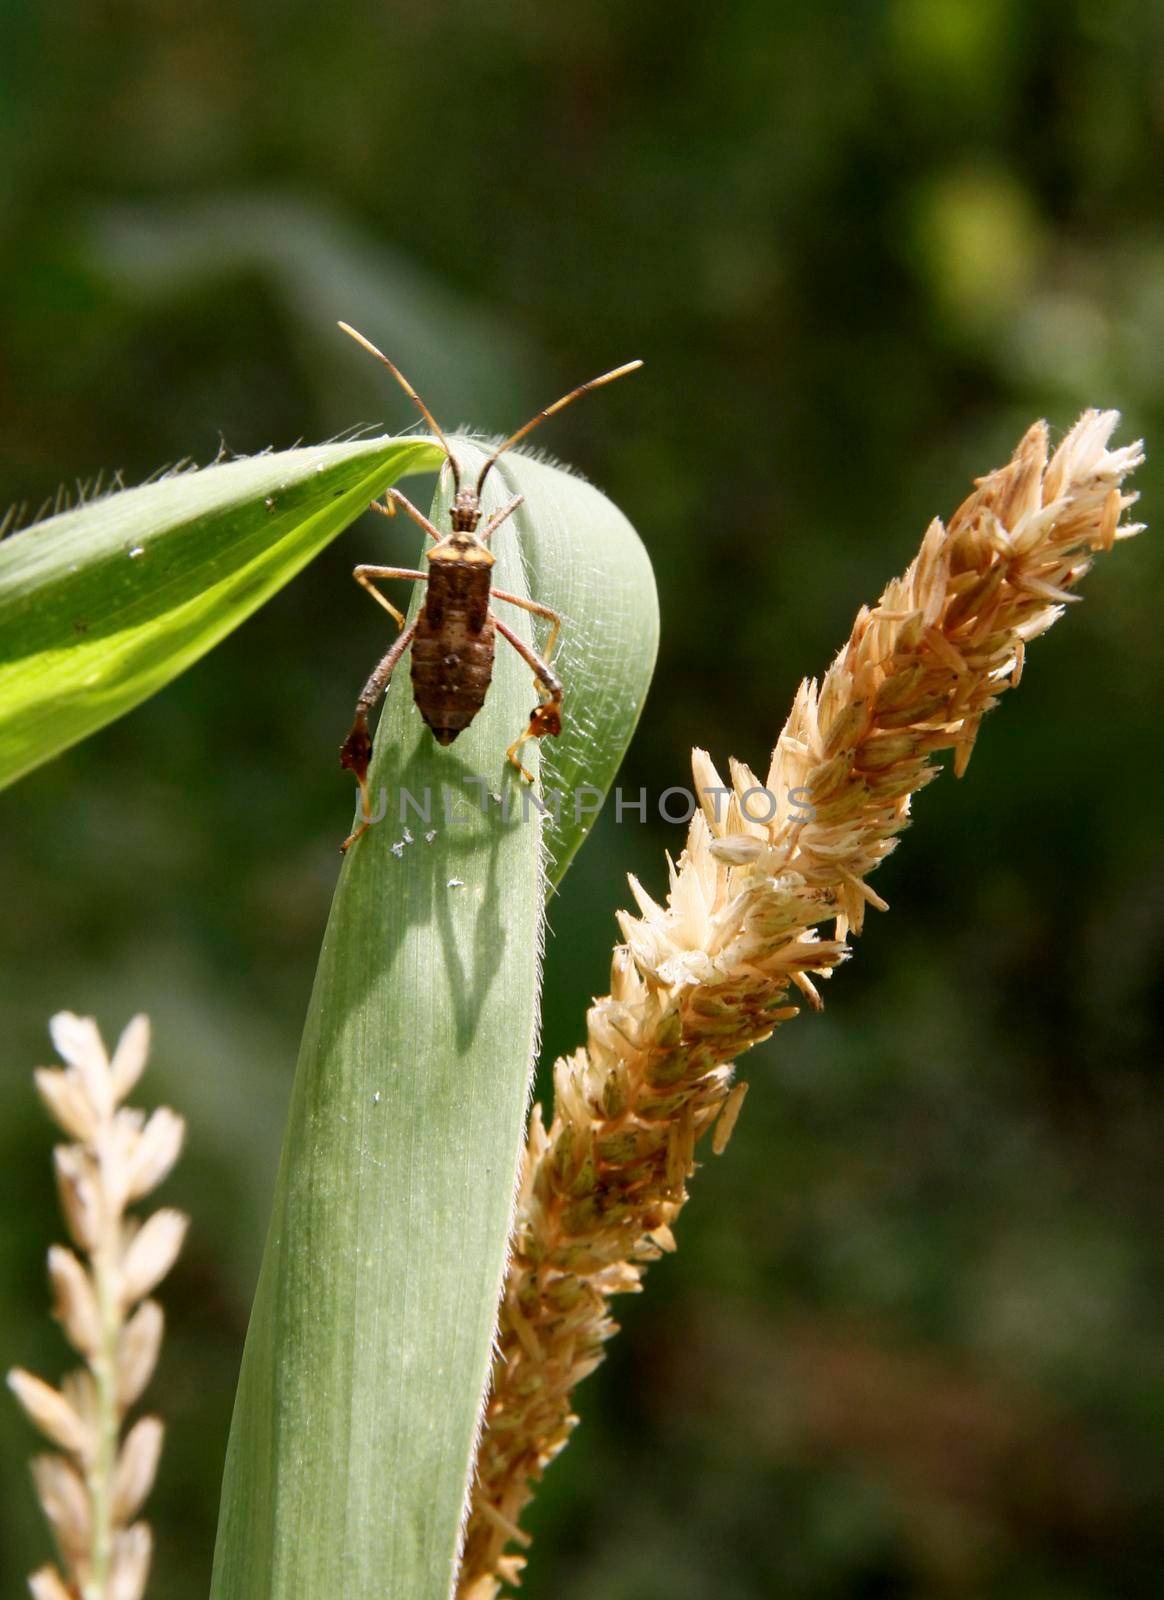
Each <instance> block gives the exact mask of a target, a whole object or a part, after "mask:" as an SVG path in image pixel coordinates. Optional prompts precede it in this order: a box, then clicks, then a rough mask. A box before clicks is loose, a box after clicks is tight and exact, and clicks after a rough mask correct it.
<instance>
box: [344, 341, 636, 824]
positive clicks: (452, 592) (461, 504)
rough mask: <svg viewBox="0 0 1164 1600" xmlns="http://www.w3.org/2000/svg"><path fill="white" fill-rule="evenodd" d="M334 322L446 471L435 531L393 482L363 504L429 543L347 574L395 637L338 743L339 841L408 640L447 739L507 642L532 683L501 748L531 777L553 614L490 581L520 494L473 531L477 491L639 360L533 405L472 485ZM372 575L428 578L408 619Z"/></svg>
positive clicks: (550, 710)
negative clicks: (342, 790)
mask: <svg viewBox="0 0 1164 1600" xmlns="http://www.w3.org/2000/svg"><path fill="white" fill-rule="evenodd" d="M340 327H341V328H342V329H343V331H344V332H345V333H346V334H349V335H350V336H351V338H353V339H354V340H355V341H356V343H357V344H359V345H362V346H363V347H364V349H365V350H367V351H368V352H369V353H370V354H371V355H374V356H375V357H376V359H377V360H378V361H382V362H383V363H384V365H385V366H386V367H387V368H388V370H389V372H390V373H391V374H392V376H393V377H394V378H395V379H396V381H397V383H399V385H400V387H401V388H402V389H403V390H404V392H405V394H406V395H408V397H409V398H410V399H411V400H412V401H413V402H414V403H415V404H416V405H417V406H418V407H419V409H420V413H421V415H422V416H423V417H424V420H425V421H426V422H427V423H428V425H429V427H430V428H431V429H432V431H433V433H434V434H435V435H436V437H437V438H438V439H439V440H440V442H441V444H442V446H443V447H444V452H445V456H446V458H447V459H448V463H449V467H450V469H451V470H452V474H453V504H452V506H451V508H450V511H449V518H450V521H451V523H452V531H451V532H450V533H447V534H442V533H441V532H440V531H439V529H437V528H435V527H434V526H433V525H432V523H431V522H430V521H429V520H428V518H427V517H426V516H425V515H424V514H423V513H422V512H420V511H418V510H417V508H416V507H415V506H414V505H413V504H412V502H411V500H408V499H406V498H405V496H404V495H402V494H401V493H400V492H399V491H398V490H396V489H389V490H388V494H387V498H386V500H385V502H383V503H381V502H380V501H373V502H372V510H373V511H379V512H381V513H382V514H383V515H384V516H386V517H394V516H395V515H396V509H397V507H399V508H400V509H401V510H402V511H406V512H407V513H408V515H409V516H410V517H411V518H412V520H413V521H414V522H416V523H419V525H420V526H421V527H422V528H423V529H424V531H425V532H426V533H427V534H428V535H429V537H430V538H431V539H433V540H434V541H435V542H434V544H433V547H432V549H430V550H428V551H427V552H426V558H427V560H428V571H427V572H417V571H415V570H414V569H413V568H411V567H373V566H359V567H356V569H355V571H354V572H353V573H352V577H353V578H355V580H356V582H357V583H358V584H361V585H362V586H363V588H365V589H367V591H368V593H369V594H370V595H371V596H372V597H373V599H375V600H377V601H378V602H379V603H380V605H382V606H383V607H384V609H385V611H387V612H389V613H390V615H391V616H392V617H394V618H395V621H396V626H397V627H398V628H400V629H401V630H402V631H401V634H400V637H399V638H398V639H397V640H396V643H395V644H394V645H393V646H392V648H391V650H389V651H388V653H387V655H386V656H384V658H383V660H382V661H380V662H379V664H378V665H377V667H376V670H375V671H374V672H373V673H372V676H371V677H370V678H369V679H368V681H367V683H366V684H365V685H364V687H363V690H362V692H361V694H360V698H359V699H358V700H357V701H356V716H355V721H354V722H353V723H352V729H351V732H350V733H349V734H348V736H347V738H346V739H345V740H344V742H343V745H342V747H341V749H340V765H341V766H342V767H347V768H348V769H349V770H350V771H352V772H354V773H355V775H356V782H357V783H358V784H359V786H360V799H361V806H362V815H363V819H364V820H363V821H362V822H361V824H360V826H359V827H358V828H357V829H356V830H355V832H354V833H353V834H352V835H351V836H350V837H349V838H348V839H347V840H345V842H344V846H343V848H344V849H345V850H346V849H347V848H348V846H349V845H351V844H354V843H355V841H356V840H357V839H358V838H359V837H360V835H361V834H362V833H364V832H366V830H367V828H368V826H369V822H368V820H367V819H368V818H369V817H370V816H371V811H370V809H369V806H368V762H369V760H370V759H371V755H372V736H371V734H370V732H369V731H368V714H369V712H370V711H371V710H372V709H373V707H374V706H375V705H376V702H377V701H378V700H379V699H380V697H381V695H382V694H383V693H384V691H385V690H386V689H387V687H388V683H389V680H390V679H391V677H392V674H393V672H394V671H395V669H396V664H397V662H398V661H399V660H400V658H401V656H402V655H403V654H404V652H405V651H406V650H407V649H408V647H409V646H410V645H411V646H412V693H413V696H414V698H415V700H416V704H417V708H418V710H419V711H420V714H421V716H422V717H423V718H424V720H425V722H426V723H427V725H428V726H429V727H430V728H431V729H432V731H433V734H434V736H435V738H436V741H437V743H438V744H442V745H448V744H452V742H453V740H454V739H455V738H456V737H457V735H458V734H459V733H461V732H463V731H464V729H465V728H467V727H468V726H469V724H470V723H471V722H472V720H473V718H474V717H475V716H476V715H477V713H478V711H480V709H481V707H482V706H483V705H484V703H485V696H486V694H487V692H488V690H489V684H490V682H491V681H492V678H493V650H494V643H495V635H496V634H498V633H499V634H500V635H501V637H502V638H503V639H504V640H506V642H507V643H509V644H511V645H512V646H513V648H514V649H515V650H516V651H517V653H518V655H519V656H520V657H521V658H522V660H523V661H524V662H525V663H526V665H527V666H528V667H529V668H530V670H531V671H532V673H533V675H534V687H535V688H536V689H537V692H538V695H539V701H538V704H537V705H536V706H535V707H534V708H533V710H532V711H531V712H530V719H529V727H528V728H527V729H526V730H525V732H524V733H523V734H521V735H519V737H518V738H516V739H515V740H514V741H513V743H512V744H511V745H510V746H509V749H508V750H507V751H506V754H507V755H508V757H509V759H510V761H512V763H513V765H514V766H515V767H516V768H517V769H518V771H519V772H520V773H521V774H522V776H523V777H524V778H525V779H526V780H527V782H530V783H532V782H533V778H532V777H531V776H530V774H529V773H528V772H527V771H526V769H525V767H524V766H522V763H521V758H520V757H519V755H518V753H517V752H518V750H519V749H520V747H521V746H522V745H523V744H524V743H525V742H526V740H527V739H540V738H542V737H543V736H544V735H545V734H547V733H549V734H559V733H561V731H562V685H561V683H560V681H559V680H558V678H557V676H556V675H555V673H554V671H553V669H552V667H551V666H550V659H551V657H552V656H553V653H554V646H555V644H556V643H557V640H558V632H559V629H560V628H561V625H562V619H561V617H559V616H558V614H557V612H555V611H551V610H550V608H549V606H543V605H539V604H538V603H537V601H536V600H525V599H523V598H522V597H521V596H520V595H516V594H507V593H506V592H505V590H503V589H495V588H493V584H492V577H491V572H492V567H493V562H494V556H493V552H492V551H491V550H490V549H489V540H490V539H491V538H492V536H493V535H494V534H495V533H496V532H497V529H498V528H499V527H500V526H501V524H502V523H503V522H504V521H505V520H506V519H507V518H508V517H511V516H512V515H513V513H514V512H515V511H516V510H517V508H518V506H520V505H521V503H522V501H523V499H524V498H525V497H524V496H523V495H520V494H519V495H515V496H514V498H513V499H512V500H511V501H510V502H509V504H508V505H504V506H502V507H501V509H500V511H495V512H494V513H493V515H492V516H491V517H490V519H489V521H488V522H487V523H486V524H485V526H484V527H483V528H482V529H481V530H480V532H478V530H477V525H478V523H479V522H480V520H481V490H482V487H483V486H484V483H485V479H486V478H487V477H488V475H489V471H490V468H491V467H492V466H493V464H494V463H495V462H496V460H497V459H498V457H499V456H501V455H503V454H504V453H505V451H506V450H508V449H509V448H510V446H511V445H515V444H516V443H517V442H518V440H519V439H524V438H525V436H526V434H527V433H531V432H532V431H533V429H534V428H536V427H537V426H538V424H539V423H542V422H544V421H545V419H546V418H547V417H552V416H553V414H554V412H555V411H561V410H562V408H563V407H564V406H568V405H569V404H570V402H571V401H572V400H577V399H578V397H579V395H583V394H586V393H587V392H588V391H589V390H590V389H598V388H601V386H602V385H603V384H605V383H611V382H613V380H614V379H615V378H621V377H622V376H623V375H624V374H625V373H628V372H634V371H635V370H636V369H637V368H638V367H641V366H642V362H641V361H629V362H627V364H626V365H625V366H623V367H616V368H615V369H614V371H613V372H604V373H603V374H602V376H601V377H600V378H591V380H590V382H589V383H583V384H580V385H579V386H578V388H577V389H572V390H571V391H570V393H569V394H566V395H563V396H562V398H561V399H560V400H555V401H554V403H553V405H552V406H547V407H546V408H545V410H544V411H539V412H538V414H537V416H536V417H533V418H532V419H531V420H530V421H529V422H527V423H526V424H525V426H524V427H522V428H519V429H518V430H517V432H516V433H513V434H510V436H509V438H508V439H506V441H505V443H504V444H501V445H498V447H497V449H496V450H494V452H493V454H492V455H491V456H490V457H489V459H488V461H486V463H485V465H484V466H483V467H482V468H481V471H480V472H479V473H478V475H477V482H476V485H464V486H463V485H462V483H461V469H460V467H459V466H458V464H457V459H456V457H455V456H454V455H453V452H452V450H451V449H450V448H449V442H448V440H447V439H446V438H445V436H444V434H443V433H442V432H441V430H440V428H439V427H438V425H437V422H436V419H435V418H434V417H433V415H432V413H431V411H429V409H428V407H427V406H426V405H425V403H424V401H423V400H422V399H421V398H420V396H419V395H418V394H417V392H416V390H415V389H414V388H413V387H412V385H411V384H410V383H409V382H408V380H407V378H405V377H404V375H403V373H401V372H399V371H398V370H397V368H396V367H395V366H394V365H393V364H392V362H391V361H389V359H388V357H387V356H386V355H384V354H383V352H382V351H380V350H377V349H376V346H375V345H374V344H371V343H369V341H368V340H367V339H365V338H364V336H363V334H360V333H357V332H356V330H355V329H354V328H349V327H348V325H347V323H346V322H341V323H340ZM381 578H412V579H414V580H415V581H417V582H418V583H425V584H427V585H428V587H427V589H426V590H425V595H424V601H423V603H422V605H421V608H420V610H419V611H418V612H417V614H416V618H415V620H414V621H412V622H411V623H409V624H408V626H407V627H405V625H404V613H403V612H402V611H400V610H399V609H398V607H396V606H394V605H393V604H392V602H391V601H390V600H389V599H388V598H387V597H386V596H385V595H383V594H381V592H380V590H379V589H378V588H377V587H376V584H375V582H374V581H373V580H375V579H381ZM492 600H504V601H506V602H507V603H508V604H510V605H514V606H520V607H521V608H522V609H523V610H524V611H531V612H533V614H534V615H535V616H538V617H545V619H546V620H547V622H549V624H550V636H549V639H548V640H547V642H546V649H545V655H544V656H539V655H537V654H536V652H535V651H533V650H531V649H530V647H529V646H528V645H527V644H525V643H524V642H523V641H522V640H521V639H519V638H518V636H517V634H516V633H514V632H513V630H512V629H511V628H509V627H507V626H506V624H505V623H504V622H503V621H502V619H501V618H500V617H499V616H498V615H497V614H496V612H495V611H494V610H493V608H492V605H491V604H490V602H491V601H492Z"/></svg>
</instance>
